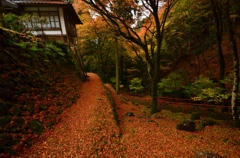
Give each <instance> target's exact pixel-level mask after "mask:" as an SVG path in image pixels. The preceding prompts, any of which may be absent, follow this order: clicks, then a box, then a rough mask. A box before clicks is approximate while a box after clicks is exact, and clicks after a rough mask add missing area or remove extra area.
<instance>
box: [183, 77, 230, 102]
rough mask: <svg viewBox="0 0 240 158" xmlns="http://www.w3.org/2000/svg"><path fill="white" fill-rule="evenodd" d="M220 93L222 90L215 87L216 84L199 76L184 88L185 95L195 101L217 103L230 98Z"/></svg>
mask: <svg viewBox="0 0 240 158" xmlns="http://www.w3.org/2000/svg"><path fill="white" fill-rule="evenodd" d="M222 92H223V89H222V88H219V87H216V84H215V83H214V82H213V81H212V80H210V79H209V78H205V77H202V76H199V78H198V79H196V80H195V82H193V83H192V84H190V85H187V86H185V87H184V93H185V95H186V96H188V97H189V98H192V99H193V100H195V101H200V100H207V101H209V102H214V103H219V102H222V100H223V99H227V98H228V97H229V96H230V94H227V93H224V94H223V93H222Z"/></svg>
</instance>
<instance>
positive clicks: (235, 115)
mask: <svg viewBox="0 0 240 158" xmlns="http://www.w3.org/2000/svg"><path fill="white" fill-rule="evenodd" d="M225 6H226V8H225V11H226V20H227V28H228V34H229V35H228V36H229V42H230V43H231V48H232V53H233V71H234V78H233V89H232V99H231V109H232V116H233V124H234V127H240V126H239V125H240V124H239V114H238V111H237V96H238V87H239V59H238V52H237V45H236V40H235V37H234V30H233V25H232V21H231V18H230V13H229V8H230V5H229V0H227V2H226V5H225Z"/></svg>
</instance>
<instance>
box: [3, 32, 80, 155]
mask: <svg viewBox="0 0 240 158" xmlns="http://www.w3.org/2000/svg"><path fill="white" fill-rule="evenodd" d="M0 39H1V44H0V50H1V51H0V157H3V156H7V155H8V154H10V155H11V154H14V153H15V152H17V151H18V150H19V149H21V148H23V147H24V146H31V145H32V143H33V140H34V138H36V137H38V135H39V134H41V133H42V132H44V131H46V130H47V129H49V128H51V127H52V126H53V125H54V124H56V123H57V122H58V121H59V119H60V117H59V114H61V113H62V112H63V110H64V109H65V108H67V107H69V106H71V105H73V104H74V103H75V102H76V101H77V99H78V97H79V88H80V86H81V80H80V79H79V76H78V73H77V70H76V69H75V65H74V62H73V60H72V57H71V53H70V50H69V47H68V46H67V45H65V44H63V43H58V42H52V43H45V42H44V41H42V40H40V39H37V38H35V37H33V36H30V35H26V34H20V33H17V32H13V31H10V30H5V29H2V28H0ZM6 153H7V154H6Z"/></svg>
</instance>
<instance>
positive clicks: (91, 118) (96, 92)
mask: <svg viewBox="0 0 240 158" xmlns="http://www.w3.org/2000/svg"><path fill="white" fill-rule="evenodd" d="M88 75H89V76H90V80H89V81H88V82H86V83H84V84H83V86H82V89H81V92H80V95H81V96H80V99H79V100H78V102H77V103H76V104H75V105H73V106H72V107H70V108H69V109H67V110H65V111H64V112H63V113H62V115H61V121H60V123H59V124H57V125H56V126H55V127H54V129H52V130H51V131H48V132H46V133H44V134H42V135H41V136H40V137H39V139H38V141H37V142H36V143H35V144H34V145H33V147H31V148H27V149H25V151H24V152H23V154H22V155H20V156H17V157H38V158H40V157H41V158H43V157H51V158H54V157H56V158H61V157H64V158H66V157H68V158H70V157H72V158H77V157H96V156H98V155H105V156H107V157H115V156H117V153H118V151H116V146H118V148H119V145H118V144H117V143H118V139H119V128H118V126H117V124H116V122H115V121H114V118H113V117H114V116H113V113H112V108H111V107H110V103H109V100H108V98H107V95H106V89H105V88H104V86H103V85H102V82H101V81H100V79H99V77H98V76H97V75H96V74H92V73H89V74H88ZM116 152H117V153H116Z"/></svg>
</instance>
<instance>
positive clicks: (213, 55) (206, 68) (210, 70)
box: [170, 26, 240, 89]
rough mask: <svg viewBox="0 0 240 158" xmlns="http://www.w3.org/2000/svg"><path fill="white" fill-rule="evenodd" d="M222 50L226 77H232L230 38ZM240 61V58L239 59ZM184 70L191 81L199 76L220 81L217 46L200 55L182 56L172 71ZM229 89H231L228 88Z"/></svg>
mask: <svg viewBox="0 0 240 158" xmlns="http://www.w3.org/2000/svg"><path fill="white" fill-rule="evenodd" d="M239 33H240V27H239V26H238V29H236V39H237V46H238V53H239V57H240V36H239ZM222 49H223V53H224V59H225V66H226V69H225V77H231V74H232V72H233V58H232V50H231V45H230V43H229V40H228V36H227V35H225V36H224V37H223V42H222ZM239 59H240V58H239ZM180 69H183V70H184V72H186V73H187V75H188V78H189V80H194V79H195V78H196V77H197V76H198V75H200V74H201V75H203V76H205V77H209V78H211V79H213V80H215V81H218V80H219V62H218V54H217V47H216V44H213V45H212V47H210V48H208V49H207V50H206V51H205V52H203V53H201V54H198V55H188V56H182V57H181V58H180V59H179V60H177V61H176V62H175V63H174V64H172V67H171V71H170V72H174V71H177V70H180ZM228 88H229V89H230V88H231V87H228Z"/></svg>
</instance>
